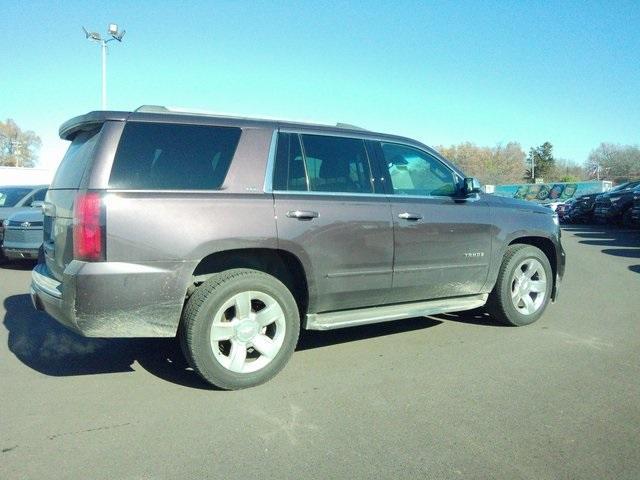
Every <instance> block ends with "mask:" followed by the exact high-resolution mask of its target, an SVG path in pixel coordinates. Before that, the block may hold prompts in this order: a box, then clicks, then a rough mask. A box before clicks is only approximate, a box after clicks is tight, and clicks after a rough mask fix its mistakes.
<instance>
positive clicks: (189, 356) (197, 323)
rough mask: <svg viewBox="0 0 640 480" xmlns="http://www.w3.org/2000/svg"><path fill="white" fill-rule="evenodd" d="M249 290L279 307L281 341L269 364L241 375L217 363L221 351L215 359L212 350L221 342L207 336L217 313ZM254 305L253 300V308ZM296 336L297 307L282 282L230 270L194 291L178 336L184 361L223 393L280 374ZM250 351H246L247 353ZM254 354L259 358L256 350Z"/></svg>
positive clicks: (298, 326) (298, 320) (252, 273)
mask: <svg viewBox="0 0 640 480" xmlns="http://www.w3.org/2000/svg"><path fill="white" fill-rule="evenodd" d="M249 291H252V292H259V293H262V294H266V295H268V296H269V297H271V298H272V299H273V300H275V301H276V302H277V304H278V305H279V306H280V308H281V309H282V312H283V313H284V339H283V340H282V345H281V346H280V347H279V350H278V351H277V353H276V354H275V355H274V356H273V357H272V358H271V360H270V361H269V363H267V364H266V365H265V366H264V367H262V368H260V369H259V370H257V371H254V372H246V373H244V372H236V371H232V370H230V369H228V368H225V366H223V364H222V363H221V361H220V360H218V358H219V355H220V354H221V351H220V350H219V351H218V352H217V355H218V356H217V355H216V354H214V348H218V349H221V347H220V345H221V344H222V343H223V342H220V343H218V342H215V343H214V342H212V341H211V340H210V337H211V327H212V324H213V322H214V316H215V315H216V313H217V312H219V311H220V310H221V308H222V307H223V306H224V304H225V303H226V302H228V301H229V300H230V299H231V298H233V297H234V296H235V295H237V294H239V293H242V292H249ZM252 298H253V297H252ZM253 302H254V300H253V299H252V303H251V304H252V305H254V303H253ZM252 308H253V307H252ZM252 311H253V310H252ZM279 318H280V319H282V316H280V317H279ZM280 321H282V320H280ZM299 333H300V314H299V312H298V306H297V304H296V301H295V299H294V297H293V295H292V294H291V292H290V291H289V289H288V288H287V287H286V286H285V285H284V284H283V283H282V282H280V281H279V280H278V279H277V278H275V277H273V276H271V275H268V274H266V273H263V272H259V271H257V270H250V269H233V270H227V271H225V272H221V273H218V274H216V275H214V276H213V277H211V278H209V279H208V280H207V281H206V282H204V283H203V284H202V285H200V286H199V287H198V288H197V289H196V291H195V292H194V293H193V295H191V297H190V298H189V300H188V302H187V304H186V306H185V309H184V312H183V316H182V324H181V326H180V329H179V332H178V335H180V337H181V338H180V344H181V346H182V348H183V352H184V356H185V358H186V360H187V362H188V363H189V364H190V365H191V367H193V369H194V370H195V371H196V372H197V373H198V374H200V376H201V377H202V378H203V379H205V380H206V381H207V382H209V383H211V384H212V385H214V386H216V387H218V388H221V389H224V390H238V389H242V388H248V387H253V386H256V385H259V384H261V383H264V382H266V381H268V380H270V379H271V378H273V377H274V376H275V375H276V374H277V373H278V372H280V370H282V369H283V368H284V366H285V365H286V363H287V362H288V361H289V359H290V358H291V355H293V352H294V350H295V348H296V345H297V343H298V336H299ZM252 348H253V347H249V349H248V350H249V352H250V353H251V349H252ZM254 352H255V353H257V354H258V355H260V352H259V351H258V350H257V349H254ZM231 355H232V354H231V352H229V357H231Z"/></svg>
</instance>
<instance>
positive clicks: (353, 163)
mask: <svg viewBox="0 0 640 480" xmlns="http://www.w3.org/2000/svg"><path fill="white" fill-rule="evenodd" d="M277 145H278V146H277V153H276V158H275V169H274V177H273V195H274V202H275V214H276V219H277V220H276V221H277V228H278V243H279V246H280V248H282V249H284V250H287V251H290V252H292V253H294V254H296V255H297V256H298V258H300V259H301V260H302V263H303V265H304V267H305V269H306V274H307V278H308V283H309V290H310V305H309V310H310V312H312V313H315V312H323V311H332V310H342V309H348V308H357V307H362V306H371V305H377V304H382V303H385V302H386V298H387V296H388V294H389V290H390V288H391V278H392V261H393V225H392V222H391V212H390V207H389V203H388V201H387V199H386V198H385V195H384V192H381V191H378V190H377V189H376V185H375V181H374V176H373V175H372V170H371V164H370V155H369V153H368V152H367V148H366V145H365V141H364V140H362V139H358V138H346V137H340V136H332V135H316V134H300V135H299V134H298V133H295V132H290V133H286V132H283V133H280V134H279V137H278V142H277Z"/></svg>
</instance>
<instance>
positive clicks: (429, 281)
mask: <svg viewBox="0 0 640 480" xmlns="http://www.w3.org/2000/svg"><path fill="white" fill-rule="evenodd" d="M377 145H378V148H377V149H376V150H377V153H378V157H379V158H380V159H381V160H382V161H383V165H382V166H381V168H382V169H383V170H384V171H383V174H384V177H385V182H384V183H385V184H386V185H387V192H388V193H389V194H390V197H389V198H390V199H391V213H392V216H393V224H394V232H395V236H394V244H395V254H394V267H393V299H392V300H393V301H394V302H405V301H415V300H427V299H432V298H443V297H452V296H459V295H472V294H476V293H479V292H480V291H481V289H482V287H483V285H484V283H485V281H486V278H487V274H488V270H489V259H490V258H491V218H490V210H489V206H488V205H487V203H486V201H485V200H483V199H482V197H481V196H480V195H474V196H472V197H469V198H460V197H459V195H458V183H459V182H458V176H457V174H456V173H455V172H453V171H452V170H451V169H450V168H449V167H448V166H447V165H446V164H445V163H444V162H442V161H441V160H439V159H438V158H437V157H436V156H435V155H432V154H430V153H428V152H426V151H424V150H422V149H418V148H415V147H412V146H409V145H403V144H399V143H385V142H381V143H378V144H377Z"/></svg>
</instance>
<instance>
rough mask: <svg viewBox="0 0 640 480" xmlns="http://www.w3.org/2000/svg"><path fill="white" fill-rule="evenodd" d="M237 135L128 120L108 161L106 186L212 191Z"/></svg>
mask: <svg viewBox="0 0 640 480" xmlns="http://www.w3.org/2000/svg"><path fill="white" fill-rule="evenodd" d="M240 133H241V130H240V129H239V128H235V127H210V126H205V125H176V124H167V123H142V122H129V123H127V125H126V126H125V128H124V131H123V132H122V138H121V139H120V144H119V145H118V150H117V152H116V157H115V159H114V161H113V168H112V169H111V178H110V179H109V187H111V188H122V189H132V190H217V189H219V188H220V187H221V185H222V183H223V182H224V179H225V177H226V175H227V170H228V169H229V165H230V164H231V159H232V158H233V155H234V153H235V151H236V147H237V146H238V141H239V140H240Z"/></svg>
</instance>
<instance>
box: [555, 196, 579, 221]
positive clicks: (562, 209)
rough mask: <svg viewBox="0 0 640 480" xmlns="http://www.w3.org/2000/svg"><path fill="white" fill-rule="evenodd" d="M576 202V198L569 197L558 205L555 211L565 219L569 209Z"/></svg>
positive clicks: (560, 217)
mask: <svg viewBox="0 0 640 480" xmlns="http://www.w3.org/2000/svg"><path fill="white" fill-rule="evenodd" d="M574 203H576V199H575V198H569V199H568V200H566V201H565V202H562V203H561V204H559V205H558V206H557V207H556V210H555V211H556V214H557V215H558V218H559V219H560V221H562V220H564V217H565V214H566V213H567V212H568V211H569V209H570V208H571V207H572V206H573V204H574Z"/></svg>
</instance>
